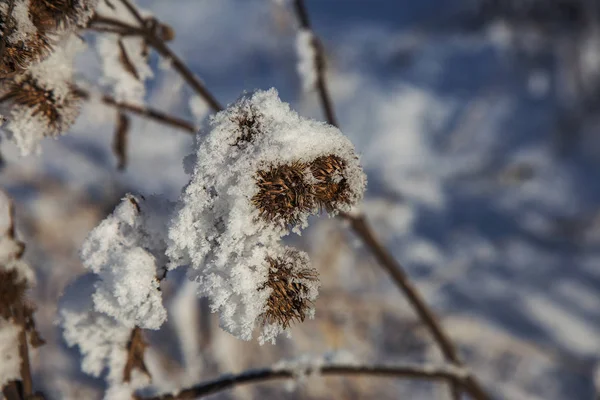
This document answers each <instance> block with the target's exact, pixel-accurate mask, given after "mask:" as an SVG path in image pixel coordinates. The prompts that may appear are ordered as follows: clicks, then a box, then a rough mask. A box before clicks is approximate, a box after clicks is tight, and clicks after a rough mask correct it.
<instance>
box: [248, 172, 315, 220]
mask: <svg viewBox="0 0 600 400" xmlns="http://www.w3.org/2000/svg"><path fill="white" fill-rule="evenodd" d="M306 168H307V166H306V164H304V163H301V162H295V163H292V164H286V165H278V166H272V167H269V168H267V169H264V170H261V171H258V173H257V174H256V185H257V186H258V193H256V195H254V197H253V198H252V203H253V204H254V205H255V207H256V208H257V209H258V210H259V212H260V215H261V217H262V218H263V219H265V220H267V221H274V222H276V223H280V224H283V225H287V224H291V225H294V224H297V223H298V222H299V216H300V214H302V213H306V212H311V211H312V210H313V209H314V199H313V193H312V191H313V189H312V186H311V184H310V183H309V182H307V179H306V176H305V175H306V172H307V169H306Z"/></svg>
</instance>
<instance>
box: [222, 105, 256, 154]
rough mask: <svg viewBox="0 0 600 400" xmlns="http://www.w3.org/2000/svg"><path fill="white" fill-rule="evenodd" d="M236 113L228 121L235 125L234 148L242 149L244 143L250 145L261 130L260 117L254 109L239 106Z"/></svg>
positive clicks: (247, 106) (250, 106)
mask: <svg viewBox="0 0 600 400" xmlns="http://www.w3.org/2000/svg"><path fill="white" fill-rule="evenodd" d="M236 111H237V112H236V113H234V114H233V115H232V116H231V117H230V119H231V121H232V122H233V123H234V124H235V125H236V129H235V130H234V132H235V142H234V143H233V145H234V146H237V147H242V146H243V145H244V144H245V143H252V141H253V140H254V138H255V137H256V136H258V135H259V134H260V132H261V129H262V121H261V120H262V115H261V114H260V113H259V112H258V110H257V109H256V107H254V106H252V105H251V104H250V105H246V104H244V103H242V104H240V105H239V107H238V109H237V110H236Z"/></svg>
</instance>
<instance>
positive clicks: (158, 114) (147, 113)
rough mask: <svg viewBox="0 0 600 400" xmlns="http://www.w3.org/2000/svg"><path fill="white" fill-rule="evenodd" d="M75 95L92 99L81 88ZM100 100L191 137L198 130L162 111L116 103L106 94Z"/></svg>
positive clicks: (190, 124)
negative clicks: (184, 132)
mask: <svg viewBox="0 0 600 400" xmlns="http://www.w3.org/2000/svg"><path fill="white" fill-rule="evenodd" d="M76 93H77V95H78V96H81V97H82V98H84V99H86V100H89V99H90V98H91V97H92V95H91V94H90V93H89V92H88V91H86V90H85V89H83V88H77V89H76ZM101 100H102V102H103V103H104V104H106V105H109V106H112V107H115V108H117V109H119V110H121V111H128V112H130V113H132V114H136V115H139V116H141V117H145V118H148V119H151V120H154V121H156V122H159V123H161V124H165V125H171V126H173V127H176V128H179V129H182V130H184V131H187V132H188V133H190V134H192V135H193V134H195V133H196V132H197V131H198V129H197V128H196V126H195V125H194V124H193V123H191V122H189V121H186V120H184V119H181V118H178V117H175V116H172V115H169V114H166V113H164V112H162V111H158V110H155V109H152V108H148V107H144V106H139V105H136V104H130V103H125V102H122V101H117V100H116V99H115V98H114V97H111V96H109V95H106V94H105V95H102V97H101Z"/></svg>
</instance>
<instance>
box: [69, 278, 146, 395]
mask: <svg viewBox="0 0 600 400" xmlns="http://www.w3.org/2000/svg"><path fill="white" fill-rule="evenodd" d="M99 283H100V281H99V280H98V277H97V276H95V275H94V274H87V275H84V276H82V277H80V278H79V279H78V280H77V281H75V282H74V283H73V284H71V285H70V286H69V287H68V288H67V289H66V292H65V294H64V296H63V297H62V299H61V303H60V305H59V317H60V323H61V326H62V328H63V330H64V334H63V336H64V338H65V341H66V343H67V344H68V345H69V346H78V347H79V351H80V352H81V354H82V357H83V360H82V364H81V368H82V370H83V372H85V373H86V374H89V375H91V376H95V377H99V376H101V375H102V374H103V372H104V371H108V374H107V381H108V385H109V388H108V391H107V393H106V396H105V399H107V400H116V399H130V398H131V394H132V393H133V391H134V390H135V389H137V388H140V387H143V386H146V385H147V384H148V377H146V376H144V375H140V374H138V375H133V376H132V379H131V380H130V381H129V382H124V370H125V365H126V363H127V345H128V342H129V339H130V336H131V328H130V327H128V326H125V325H123V324H121V323H120V322H118V321H117V320H115V319H114V318H111V317H110V316H108V315H106V314H103V313H101V312H98V311H94V304H93V301H92V295H93V293H94V290H95V287H96V286H97V285H98V284H99Z"/></svg>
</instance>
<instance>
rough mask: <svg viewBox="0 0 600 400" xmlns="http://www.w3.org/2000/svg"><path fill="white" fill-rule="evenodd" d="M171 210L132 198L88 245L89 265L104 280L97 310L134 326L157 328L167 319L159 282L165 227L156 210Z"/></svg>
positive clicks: (155, 202) (97, 230) (86, 257)
mask: <svg viewBox="0 0 600 400" xmlns="http://www.w3.org/2000/svg"><path fill="white" fill-rule="evenodd" d="M167 206H168V204H166V203H163V202H160V201H158V200H157V199H151V200H150V201H145V200H143V199H137V198H135V197H133V196H127V197H125V198H124V199H123V201H122V202H121V204H119V206H118V207H117V208H116V209H115V211H114V212H113V214H112V215H110V216H108V217H107V218H106V219H105V220H104V221H102V223H100V225H99V226H98V227H96V228H95V229H94V230H93V231H92V232H91V233H90V235H89V236H88V238H87V240H86V241H85V243H84V244H83V248H82V251H81V258H82V260H83V263H84V265H85V267H86V268H88V269H90V270H91V271H93V272H94V273H96V274H97V275H98V276H99V277H100V281H98V283H97V284H96V291H95V292H94V294H93V296H92V297H93V301H94V309H95V310H96V311H98V312H102V313H104V314H106V315H108V316H111V317H114V318H115V319H116V320H117V321H119V323H121V324H123V325H124V326H127V327H129V328H133V327H134V326H139V327H141V328H146V329H158V328H159V327H160V326H161V325H162V323H163V322H164V321H165V319H166V310H165V309H164V307H163V305H162V295H161V292H160V288H159V282H158V279H157V271H158V273H159V274H162V273H163V272H162V271H160V269H161V268H162V267H163V264H164V261H165V260H164V255H163V254H164V249H165V245H164V241H162V240H161V239H160V237H161V234H160V232H161V231H162V232H164V231H165V230H166V228H165V227H164V226H163V227H161V226H160V222H159V221H158V222H157V221H156V219H154V218H153V211H156V209H160V208H161V207H167ZM161 228H162V229H161Z"/></svg>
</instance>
